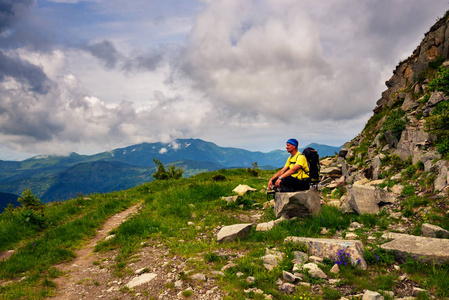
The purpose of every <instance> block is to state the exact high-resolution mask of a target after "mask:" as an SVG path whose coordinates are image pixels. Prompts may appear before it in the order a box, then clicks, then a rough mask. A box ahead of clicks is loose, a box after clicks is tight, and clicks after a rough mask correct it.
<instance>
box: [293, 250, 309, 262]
mask: <svg viewBox="0 0 449 300" xmlns="http://www.w3.org/2000/svg"><path fill="white" fill-rule="evenodd" d="M293 255H294V256H295V258H294V260H295V261H298V263H305V262H306V261H308V260H309V256H308V255H307V253H304V252H301V251H294V252H293Z"/></svg>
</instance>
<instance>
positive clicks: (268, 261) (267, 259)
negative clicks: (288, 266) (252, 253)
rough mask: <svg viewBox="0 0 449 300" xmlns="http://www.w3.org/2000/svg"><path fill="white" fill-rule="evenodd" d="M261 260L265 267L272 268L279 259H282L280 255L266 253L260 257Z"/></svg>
mask: <svg viewBox="0 0 449 300" xmlns="http://www.w3.org/2000/svg"><path fill="white" fill-rule="evenodd" d="M262 261H263V262H264V264H263V265H264V267H265V269H267V270H272V269H273V268H275V267H277V265H278V264H279V262H280V261H282V256H278V255H274V254H267V255H265V256H263V257H262Z"/></svg>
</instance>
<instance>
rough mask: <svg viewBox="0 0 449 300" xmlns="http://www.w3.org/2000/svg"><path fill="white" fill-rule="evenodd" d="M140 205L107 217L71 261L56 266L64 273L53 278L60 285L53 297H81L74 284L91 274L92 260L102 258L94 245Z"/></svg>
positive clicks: (83, 280)
mask: <svg viewBox="0 0 449 300" xmlns="http://www.w3.org/2000/svg"><path fill="white" fill-rule="evenodd" d="M141 205H142V203H139V204H136V205H134V206H131V207H129V208H128V209H126V210H124V211H122V212H120V213H118V214H115V215H113V216H112V217H110V218H109V219H107V220H106V222H105V223H104V224H103V226H102V228H101V229H100V230H98V232H97V234H96V235H95V237H94V238H92V239H91V240H90V241H89V243H87V245H85V246H84V247H83V248H80V249H78V250H76V251H75V253H76V258H75V259H74V260H73V261H71V262H68V263H65V264H60V265H58V266H56V268H57V269H58V270H60V271H62V272H64V273H66V275H65V276H62V277H59V278H56V279H55V282H56V284H57V285H58V287H60V292H59V294H58V295H57V296H56V297H54V298H53V299H81V298H80V294H79V293H78V292H79V291H77V288H76V286H77V285H78V284H79V283H82V282H85V280H86V278H88V277H86V275H93V274H91V273H92V270H91V267H92V266H94V262H95V261H99V260H102V259H103V258H102V256H103V255H102V254H101V253H97V252H94V248H95V245H96V244H97V243H98V242H99V241H101V240H102V239H104V238H105V237H107V236H108V235H109V232H110V231H111V230H112V229H114V228H117V227H118V226H119V225H120V224H121V223H122V222H124V221H125V220H126V219H127V218H128V217H130V216H131V215H132V214H133V213H135V212H137V211H138V209H139V208H140V206H141ZM89 298H90V297H89Z"/></svg>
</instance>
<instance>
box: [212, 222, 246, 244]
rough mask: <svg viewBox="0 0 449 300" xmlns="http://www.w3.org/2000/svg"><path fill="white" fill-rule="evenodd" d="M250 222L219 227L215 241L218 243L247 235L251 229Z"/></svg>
mask: <svg viewBox="0 0 449 300" xmlns="http://www.w3.org/2000/svg"><path fill="white" fill-rule="evenodd" d="M251 227H252V224H235V225H231V226H225V227H223V228H221V229H220V231H219V232H218V234H217V241H218V242H219V243H221V242H224V241H233V240H235V239H241V238H244V237H245V236H247V235H248V234H249V233H250V231H251Z"/></svg>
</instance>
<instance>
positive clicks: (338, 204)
mask: <svg viewBox="0 0 449 300" xmlns="http://www.w3.org/2000/svg"><path fill="white" fill-rule="evenodd" d="M326 204H327V205H329V206H334V207H336V208H340V205H341V202H340V201H338V200H334V201H329V202H327V203H326Z"/></svg>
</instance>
